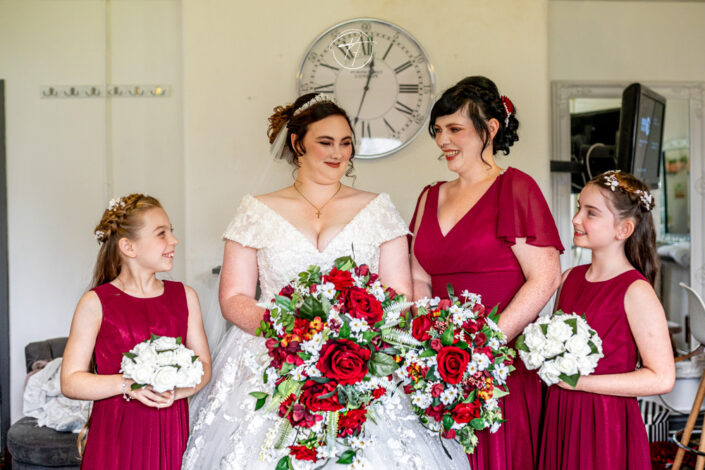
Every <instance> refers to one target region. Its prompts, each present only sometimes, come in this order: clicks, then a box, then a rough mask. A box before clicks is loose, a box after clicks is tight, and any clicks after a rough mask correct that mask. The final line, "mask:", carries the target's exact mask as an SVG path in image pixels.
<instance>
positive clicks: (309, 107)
mask: <svg viewBox="0 0 705 470" xmlns="http://www.w3.org/2000/svg"><path fill="white" fill-rule="evenodd" d="M317 96H319V95H318V93H308V94H306V95H302V96H300V97H298V98H297V99H296V101H294V102H293V103H291V104H289V105H286V106H277V107H275V108H274V113H273V114H272V115H271V116H269V127H268V128H267V137H269V143H270V144H271V143H273V142H274V140H275V139H276V138H277V136H278V135H279V133H280V132H281V131H282V129H284V126H286V127H287V130H286V132H287V134H286V141H285V145H286V148H288V149H289V152H282V154H281V155H277V158H282V159H284V160H286V161H287V162H289V163H290V164H291V165H294V166H295V167H298V166H299V157H301V156H302V155H303V154H305V153H306V148H305V147H304V136H305V135H306V132H307V131H308V127H309V126H310V125H311V124H313V123H314V122H318V121H320V120H321V119H325V118H327V117H329V116H342V117H344V118H345V121H346V122H347V123H348V126H349V127H350V132H351V134H352V135H353V142H352V155H351V156H350V164H349V168H348V170H347V171H346V172H345V176H350V173H351V171H352V169H353V167H352V159H353V157H354V156H355V131H354V130H353V127H352V125H351V124H350V118H349V117H348V113H346V112H345V110H344V109H343V108H341V107H340V106H338V105H337V104H335V103H333V102H332V101H330V100H326V99H317V100H316V102H314V103H311V104H309V102H310V101H311V100H313V99H316V97H317ZM292 134H293V135H296V144H295V145H292V144H291V136H292Z"/></svg>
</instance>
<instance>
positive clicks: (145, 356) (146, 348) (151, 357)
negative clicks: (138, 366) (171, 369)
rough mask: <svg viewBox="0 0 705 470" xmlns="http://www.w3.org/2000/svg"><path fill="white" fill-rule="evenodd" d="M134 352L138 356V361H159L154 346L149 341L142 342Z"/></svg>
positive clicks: (146, 362) (147, 362)
mask: <svg viewBox="0 0 705 470" xmlns="http://www.w3.org/2000/svg"><path fill="white" fill-rule="evenodd" d="M133 351H134V354H135V355H136V356H137V357H136V358H135V360H136V361H137V362H143V363H145V364H149V363H154V362H157V353H156V351H155V350H154V348H153V347H152V346H151V345H149V344H147V343H140V344H138V345H137V347H135V349H134V350H133Z"/></svg>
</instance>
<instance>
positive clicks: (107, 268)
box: [91, 194, 162, 289]
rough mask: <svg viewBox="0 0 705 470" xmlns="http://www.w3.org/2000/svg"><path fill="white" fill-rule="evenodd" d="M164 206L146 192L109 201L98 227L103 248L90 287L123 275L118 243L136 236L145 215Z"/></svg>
mask: <svg viewBox="0 0 705 470" xmlns="http://www.w3.org/2000/svg"><path fill="white" fill-rule="evenodd" d="M161 207H162V205H161V203H160V202H159V201H158V200H157V199H155V198H153V197H152V196H145V195H144V194H130V195H129V196H124V197H121V198H116V199H113V200H111V201H110V204H109V205H108V208H107V209H105V212H103V217H102V218H101V219H100V222H99V223H98V225H96V227H95V237H96V239H97V240H98V243H99V244H100V250H99V251H98V258H97V260H96V263H95V268H94V270H93V280H92V282H91V289H92V288H94V287H97V286H99V285H101V284H105V283H106V282H110V281H112V280H113V279H115V278H116V277H117V276H118V274H120V268H121V267H122V258H121V257H120V248H119V247H118V242H119V241H120V239H121V238H128V239H130V240H134V239H136V238H137V232H138V231H139V229H140V228H142V225H143V221H142V215H143V214H144V213H145V212H147V211H148V210H150V209H154V208H161Z"/></svg>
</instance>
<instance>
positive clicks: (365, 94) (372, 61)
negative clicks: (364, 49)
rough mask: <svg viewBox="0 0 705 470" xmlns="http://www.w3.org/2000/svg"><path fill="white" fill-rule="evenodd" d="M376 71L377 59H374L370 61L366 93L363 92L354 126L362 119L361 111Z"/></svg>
mask: <svg viewBox="0 0 705 470" xmlns="http://www.w3.org/2000/svg"><path fill="white" fill-rule="evenodd" d="M374 70H375V59H374V57H373V58H372V60H371V61H370V71H369V72H368V73H367V82H365V88H364V91H363V92H362V98H361V99H360V106H358V107H357V113H355V121H354V123H353V125H355V124H357V121H358V120H359V119H360V110H361V109H362V103H364V102H365V97H366V96H367V92H368V91H369V89H370V80H371V79H372V75H373V74H374Z"/></svg>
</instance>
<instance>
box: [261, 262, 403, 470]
mask: <svg viewBox="0 0 705 470" xmlns="http://www.w3.org/2000/svg"><path fill="white" fill-rule="evenodd" d="M411 305H412V303H410V302H407V301H406V298H405V297H404V295H401V294H398V293H396V292H395V291H394V290H393V289H391V288H385V287H384V286H383V285H382V284H381V282H380V281H379V276H378V275H377V274H375V273H372V272H370V270H369V267H368V266H367V265H361V266H357V265H356V264H355V262H354V261H353V259H352V258H350V257H343V258H339V259H337V260H336V261H335V265H334V267H333V268H332V269H330V270H329V271H325V272H323V271H322V270H321V268H320V267H318V266H311V267H309V268H308V269H307V270H306V271H304V272H302V273H300V274H299V277H298V279H296V280H294V281H292V282H291V283H289V284H288V285H286V286H285V287H284V288H283V289H282V290H281V291H280V292H279V294H278V295H276V296H275V298H274V299H273V301H272V302H271V303H269V304H267V305H265V307H266V308H267V311H266V312H265V314H264V318H263V320H262V322H261V324H260V327H259V328H258V330H257V334H258V335H261V336H264V337H265V338H267V341H266V346H267V350H268V354H269V357H270V358H271V361H270V364H269V367H268V368H267V369H266V371H265V372H264V377H263V378H264V383H265V384H268V385H269V387H270V393H267V392H262V391H258V392H251V393H250V395H252V396H253V397H255V398H256V399H257V404H256V409H260V408H263V411H265V412H267V411H268V412H277V413H278V415H279V417H280V418H281V419H279V420H278V421H277V424H276V425H275V426H273V427H272V428H271V429H270V432H269V433H268V435H267V438H266V439H265V442H264V444H263V446H262V449H261V452H260V458H261V459H262V460H269V459H272V458H273V457H274V455H275V454H278V452H277V450H278V449H284V448H285V447H287V448H288V450H289V451H288V455H284V456H283V457H281V458H280V460H279V461H278V463H277V467H276V468H277V469H287V468H291V467H292V463H293V461H292V459H295V460H298V461H302V460H304V461H311V462H319V461H322V462H321V463H322V464H325V463H326V462H328V460H329V459H331V460H334V461H335V462H337V463H340V464H351V466H353V467H354V468H355V467H356V466H361V465H362V464H363V463H364V457H363V456H362V452H361V450H362V449H364V448H365V447H367V446H369V445H370V444H371V443H370V442H368V440H366V436H365V431H364V429H365V422H366V421H367V420H368V418H370V417H371V416H372V415H373V414H374V408H375V406H376V404H377V403H378V402H380V401H383V400H384V399H385V397H388V396H389V395H390V394H391V393H393V390H394V388H395V384H394V382H393V381H392V374H393V372H394V371H395V370H396V369H397V368H399V366H400V364H399V362H400V360H401V359H400V357H401V355H402V354H403V353H404V352H405V350H406V348H407V345H408V344H409V343H411V344H416V343H417V342H416V341H415V340H414V339H413V338H412V337H411V336H410V335H409V334H408V333H405V332H404V331H403V329H404V328H405V327H406V326H407V324H408V317H407V314H406V313H405V311H407V310H408V308H409V307H410V306H411ZM267 401H268V402H269V403H267ZM356 464H359V465H356Z"/></svg>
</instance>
